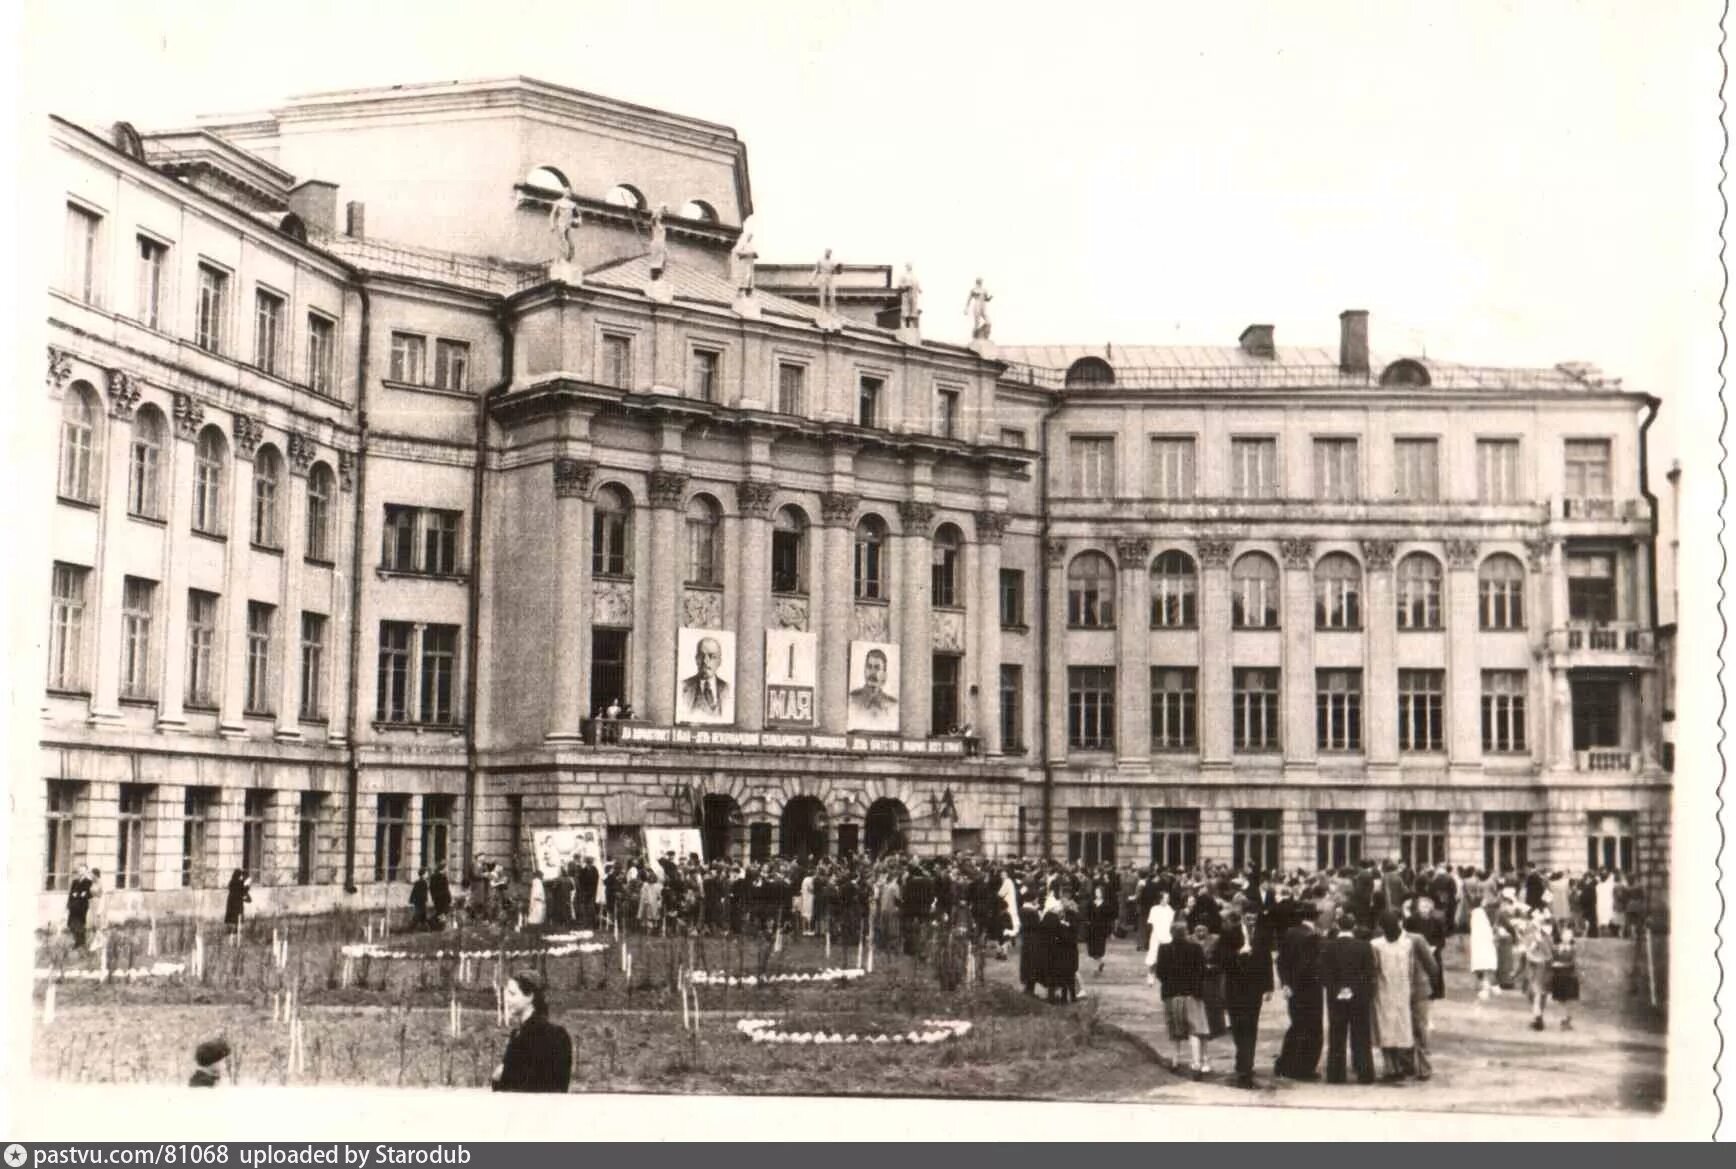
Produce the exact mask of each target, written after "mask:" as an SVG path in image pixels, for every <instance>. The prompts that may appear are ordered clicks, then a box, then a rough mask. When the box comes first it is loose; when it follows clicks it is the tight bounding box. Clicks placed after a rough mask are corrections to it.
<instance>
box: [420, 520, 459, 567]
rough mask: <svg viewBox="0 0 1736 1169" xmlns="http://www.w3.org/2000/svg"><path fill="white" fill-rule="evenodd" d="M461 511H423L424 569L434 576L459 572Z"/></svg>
mask: <svg viewBox="0 0 1736 1169" xmlns="http://www.w3.org/2000/svg"><path fill="white" fill-rule="evenodd" d="M459 515H460V513H459V512H455V511H441V510H440V509H438V508H428V509H426V510H425V511H423V512H422V571H423V572H426V573H429V574H431V575H434V576H452V575H455V574H456V573H457V572H458V518H459Z"/></svg>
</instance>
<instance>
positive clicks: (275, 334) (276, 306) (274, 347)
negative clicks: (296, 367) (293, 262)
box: [253, 288, 283, 374]
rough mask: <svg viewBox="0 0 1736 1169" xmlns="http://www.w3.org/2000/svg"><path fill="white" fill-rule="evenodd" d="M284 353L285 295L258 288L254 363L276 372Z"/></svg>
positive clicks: (254, 298)
mask: <svg viewBox="0 0 1736 1169" xmlns="http://www.w3.org/2000/svg"><path fill="white" fill-rule="evenodd" d="M282 354H283V297H281V296H277V295H275V294H274V293H270V292H267V291H265V290H264V289H263V288H261V289H258V290H256V291H255V292H254V294H253V364H254V365H256V366H258V367H259V368H260V369H262V370H264V371H265V372H266V373H270V374H275V373H276V372H277V367H278V365H279V364H280V363H281V362H282V360H283V358H282Z"/></svg>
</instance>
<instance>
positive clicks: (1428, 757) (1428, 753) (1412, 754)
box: [1398, 746, 1447, 763]
mask: <svg viewBox="0 0 1736 1169" xmlns="http://www.w3.org/2000/svg"><path fill="white" fill-rule="evenodd" d="M1446 757H1447V749H1446V748H1445V747H1405V746H1401V747H1399V749H1398V761H1399V762H1400V763H1408V762H1411V761H1412V760H1415V761H1418V762H1422V763H1439V762H1441V761H1442V760H1444V759H1445V758H1446Z"/></svg>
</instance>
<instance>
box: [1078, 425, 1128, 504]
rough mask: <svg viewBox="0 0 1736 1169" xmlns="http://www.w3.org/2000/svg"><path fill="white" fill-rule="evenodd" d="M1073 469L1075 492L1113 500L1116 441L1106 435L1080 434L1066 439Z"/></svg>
mask: <svg viewBox="0 0 1736 1169" xmlns="http://www.w3.org/2000/svg"><path fill="white" fill-rule="evenodd" d="M1067 453H1068V459H1069V462H1070V464H1071V466H1072V468H1073V479H1072V488H1073V492H1072V493H1073V494H1074V495H1077V496H1080V497H1081V498H1085V499H1113V498H1114V497H1115V495H1116V494H1117V491H1116V487H1115V440H1114V439H1113V438H1109V437H1105V436H1096V435H1091V436H1078V435H1075V436H1073V437H1072V438H1070V439H1068V440H1067Z"/></svg>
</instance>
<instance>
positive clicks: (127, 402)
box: [108, 369, 144, 421]
mask: <svg viewBox="0 0 1736 1169" xmlns="http://www.w3.org/2000/svg"><path fill="white" fill-rule="evenodd" d="M143 392H144V387H143V386H141V385H140V384H139V379H138V378H136V377H134V376H133V375H132V374H130V373H127V372H126V371H125V370H119V369H111V370H109V371H108V393H109V413H110V414H111V415H113V416H114V417H116V418H119V419H121V420H123V421H125V420H127V419H130V418H131V417H132V416H133V411H134V410H135V409H137V408H138V405H139V398H140V397H141V396H142V395H143Z"/></svg>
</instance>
